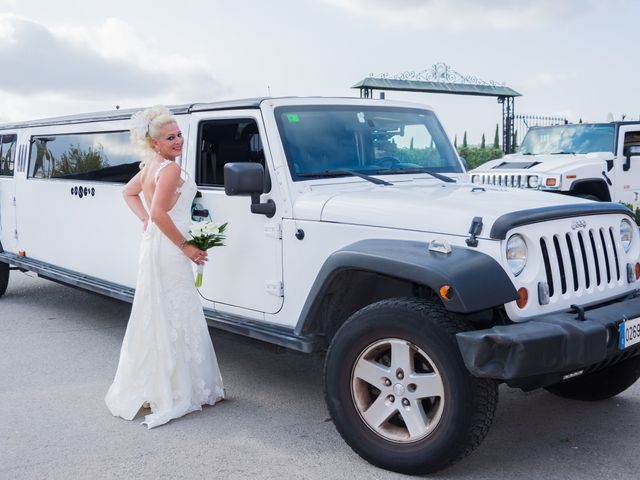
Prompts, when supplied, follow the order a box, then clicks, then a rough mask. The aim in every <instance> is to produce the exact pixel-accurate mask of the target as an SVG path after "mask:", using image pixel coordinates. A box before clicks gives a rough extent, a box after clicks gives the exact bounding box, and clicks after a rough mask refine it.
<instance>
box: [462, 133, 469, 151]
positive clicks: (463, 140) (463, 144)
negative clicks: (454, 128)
mask: <svg viewBox="0 0 640 480" xmlns="http://www.w3.org/2000/svg"><path fill="white" fill-rule="evenodd" d="M468 146H469V144H468V143H467V131H466V130H465V131H464V136H463V137H462V148H467V147H468Z"/></svg>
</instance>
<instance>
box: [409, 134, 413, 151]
mask: <svg viewBox="0 0 640 480" xmlns="http://www.w3.org/2000/svg"><path fill="white" fill-rule="evenodd" d="M409 150H413V137H411V141H410V142H409Z"/></svg>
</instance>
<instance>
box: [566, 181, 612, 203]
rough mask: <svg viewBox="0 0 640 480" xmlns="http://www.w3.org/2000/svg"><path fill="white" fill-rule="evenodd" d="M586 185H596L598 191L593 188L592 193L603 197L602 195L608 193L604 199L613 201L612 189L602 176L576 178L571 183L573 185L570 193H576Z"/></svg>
mask: <svg viewBox="0 0 640 480" xmlns="http://www.w3.org/2000/svg"><path fill="white" fill-rule="evenodd" d="M585 185H593V186H594V187H596V190H597V191H593V190H591V193H593V194H594V195H595V196H597V197H599V198H602V195H603V194H606V197H605V198H604V199H603V201H605V202H609V201H611V189H610V188H609V186H608V185H607V182H605V181H604V179H602V178H581V179H580V180H575V181H574V182H573V183H572V184H571V187H570V188H569V190H568V191H569V193H574V192H576V191H577V190H580V189H581V187H583V186H585Z"/></svg>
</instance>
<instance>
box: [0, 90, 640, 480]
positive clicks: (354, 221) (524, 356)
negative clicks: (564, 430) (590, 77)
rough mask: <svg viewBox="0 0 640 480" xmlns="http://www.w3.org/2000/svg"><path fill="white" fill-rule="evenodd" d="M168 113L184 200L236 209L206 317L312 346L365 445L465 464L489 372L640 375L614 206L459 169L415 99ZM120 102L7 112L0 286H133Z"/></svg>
mask: <svg viewBox="0 0 640 480" xmlns="http://www.w3.org/2000/svg"><path fill="white" fill-rule="evenodd" d="M172 111H173V113H174V114H175V115H176V117H177V119H178V122H179V124H180V126H181V129H182V131H183V133H184V135H185V137H186V142H185V149H184V152H183V157H182V159H181V161H182V167H183V168H184V169H185V170H186V171H187V172H188V173H189V174H190V175H192V176H193V177H194V179H195V180H196V182H197V184H198V185H199V190H200V193H201V196H200V197H199V198H197V199H196V202H195V203H194V210H193V211H194V214H195V215H196V217H197V216H208V215H210V216H212V217H213V219H214V220H216V221H226V222H229V227H228V229H227V241H226V246H225V247H223V248H217V249H213V250H212V251H211V253H210V261H209V263H208V266H207V268H206V269H205V272H204V283H203V285H202V287H201V288H200V293H201V296H202V299H203V300H202V303H203V307H204V310H205V314H206V317H207V319H208V321H209V322H210V325H211V326H212V327H215V328H220V329H224V330H227V331H231V332H236V333H238V334H242V335H248V336H250V337H253V338H256V339H260V340H263V341H266V342H272V343H274V344H277V345H282V346H285V347H287V348H290V349H294V350H298V351H302V352H309V353H312V352H318V353H321V354H324V355H325V356H326V361H325V370H324V386H325V396H326V402H327V407H328V409H329V412H330V414H331V417H332V419H333V421H334V423H335V425H336V427H337V429H338V431H339V432H340V434H341V435H342V437H343V438H344V439H345V440H346V442H347V443H348V444H349V445H350V446H351V447H352V448H353V449H354V450H355V451H356V452H357V453H358V454H360V455H361V456H362V457H363V458H365V459H366V460H368V461H370V462H372V463H374V464H376V465H378V466H381V467H383V468H386V469H390V470H395V471H399V472H406V473H419V472H432V471H436V470H439V469H442V468H444V467H446V466H448V465H450V464H452V463H453V462H455V461H457V460H459V459H461V458H462V457H464V456H465V455H467V454H469V453H470V452H471V451H472V450H473V449H474V448H475V447H477V446H478V445H479V444H480V442H481V441H482V439H483V438H484V437H485V435H486V434H487V432H488V429H489V426H490V424H491V421H492V418H493V415H494V411H495V408H496V403H497V395H498V384H499V383H501V382H506V383H507V384H508V385H510V386H512V387H518V388H521V389H524V390H530V389H534V388H540V387H544V388H547V389H548V390H550V391H551V392H553V393H555V394H557V395H561V396H564V397H569V398H575V399H588V400H597V399H604V398H608V397H611V396H613V395H616V394H618V393H620V392H622V391H623V390H625V389H626V388H628V387H629V386H630V385H632V384H633V383H634V382H635V381H636V379H637V378H638V376H640V297H638V287H639V286H640V283H639V281H638V278H639V277H640V263H638V259H639V256H640V236H639V235H638V229H637V228H635V227H634V224H633V220H632V218H631V212H630V211H629V210H628V209H626V208H625V207H623V206H622V205H619V204H614V203H608V202H605V203H596V202H590V201H587V200H583V199H576V198H570V197H563V196H558V195H546V194H540V193H537V192H536V193H534V192H532V191H514V190H511V189H506V188H502V187H493V186H479V185H473V184H471V183H467V181H466V174H465V172H464V169H463V167H462V164H461V161H460V159H459V158H458V156H457V154H456V152H455V149H454V148H453V145H452V144H451V142H450V140H449V139H448V138H447V137H446V135H445V133H444V131H443V129H442V127H441V125H440V123H439V122H438V120H437V118H436V116H435V114H434V113H433V112H432V111H431V110H430V109H429V108H427V107H424V106H421V105H412V104H403V103H399V102H392V101H382V100H364V99H327V98H306V99H305V98H284V99H272V98H267V99H255V100H245V101H234V102H221V103H206V104H192V105H183V106H178V107H174V108H172ZM132 113H133V112H132V111H123V110H120V111H113V112H106V113H96V114H87V115H77V116H72V117H64V118H54V119H49V120H39V121H33V122H24V123H18V124H13V125H2V126H0V138H1V145H2V150H1V151H0V166H2V174H1V176H0V212H1V214H0V242H1V245H0V252H1V253H0V294H3V293H5V290H6V288H7V281H8V277H9V272H10V270H11V269H18V270H30V271H33V272H36V273H37V274H39V275H40V276H42V277H45V278H50V279H52V280H55V281H58V282H62V283H67V284H70V285H74V286H77V287H81V288H85V289H87V290H91V291H94V292H99V293H102V294H105V295H110V296H112V297H115V298H119V299H122V300H126V301H130V300H131V298H132V296H133V293H134V292H133V287H134V285H135V275H136V265H137V258H136V257H137V248H138V240H139V238H140V236H141V233H142V232H141V231H140V225H139V223H138V222H137V220H136V219H135V218H134V217H133V215H131V214H130V213H129V212H128V210H127V208H126V205H125V204H124V202H123V201H122V198H121V189H122V184H123V183H124V182H126V181H127V180H128V179H129V178H131V176H132V175H133V174H135V172H136V171H137V168H138V161H137V159H136V158H135V156H134V153H133V152H132V150H131V146H130V144H129V140H128V132H127V129H128V126H129V119H130V116H131V114H132ZM637 167H638V168H640V166H632V168H637ZM69 308H73V307H72V306H70V307H69Z"/></svg>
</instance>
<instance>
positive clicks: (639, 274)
mask: <svg viewBox="0 0 640 480" xmlns="http://www.w3.org/2000/svg"><path fill="white" fill-rule="evenodd" d="M638 279H640V263H636V280H638Z"/></svg>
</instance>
